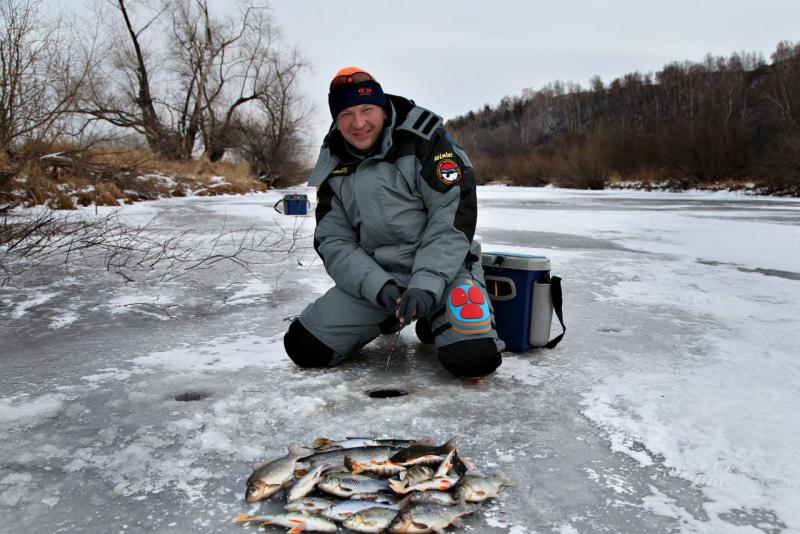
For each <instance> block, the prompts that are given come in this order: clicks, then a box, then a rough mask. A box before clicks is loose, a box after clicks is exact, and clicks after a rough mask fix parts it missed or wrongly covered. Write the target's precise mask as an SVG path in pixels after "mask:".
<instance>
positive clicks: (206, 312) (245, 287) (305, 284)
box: [0, 186, 800, 534]
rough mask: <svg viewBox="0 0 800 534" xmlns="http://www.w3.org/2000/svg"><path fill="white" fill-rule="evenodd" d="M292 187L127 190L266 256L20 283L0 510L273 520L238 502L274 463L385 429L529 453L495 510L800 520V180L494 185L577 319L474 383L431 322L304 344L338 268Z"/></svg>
mask: <svg viewBox="0 0 800 534" xmlns="http://www.w3.org/2000/svg"><path fill="white" fill-rule="evenodd" d="M300 192H306V193H308V194H309V195H310V196H311V197H312V198H313V191H311V190H304V189H301V190H300ZM281 193H282V192H273V193H270V194H263V195H254V196H235V197H230V196H229V197H215V198H198V197H194V198H184V199H170V200H163V201H158V202H151V203H145V204H139V205H136V206H129V207H124V208H121V210H120V211H121V215H122V216H123V217H124V218H125V220H127V221H128V222H129V223H131V224H139V223H143V222H145V221H147V220H151V219H153V217H156V220H157V221H158V224H154V225H152V227H151V230H150V231H152V232H155V233H158V234H160V235H161V236H162V237H169V236H171V235H178V234H180V233H181V232H185V238H186V239H199V240H200V242H201V243H202V242H208V241H209V240H211V239H213V238H214V237H215V236H219V235H220V234H221V233H222V234H224V233H225V232H237V231H240V230H242V229H246V228H249V229H250V230H249V232H248V233H247V235H248V236H251V237H252V236H262V237H263V236H267V237H268V239H267V241H266V244H262V245H263V246H262V247H261V248H262V250H261V251H255V252H251V253H250V255H249V256H248V261H250V262H251V263H250V264H249V269H244V268H242V267H241V266H237V265H236V264H235V263H232V262H230V261H220V262H218V263H214V264H208V263H207V264H205V265H204V267H208V268H204V269H195V270H192V271H190V272H188V273H187V274H186V276H183V277H181V278H178V279H176V280H171V281H170V280H160V279H158V278H155V277H153V276H147V275H145V274H143V275H141V276H138V277H133V278H134V280H132V281H129V282H128V283H123V278H122V277H120V276H119V275H117V274H114V273H111V272H107V271H106V270H105V269H104V268H103V265H102V264H101V263H100V262H96V263H95V264H94V265H93V266H78V265H77V264H70V265H67V266H52V267H45V268H42V269H38V270H34V271H31V272H29V273H28V274H26V275H25V276H23V277H21V278H17V279H15V280H14V281H12V283H11V284H10V285H8V286H6V287H2V288H0V365H2V373H0V436H2V438H1V439H0V516H2V518H3V520H2V522H0V531H2V532H14V533H17V532H33V531H36V532H39V531H47V532H98V533H99V532H188V531H192V532H242V531H248V532H252V531H255V527H241V526H237V525H234V524H232V523H231V519H232V518H233V517H234V516H235V515H237V514H238V513H241V512H254V511H267V510H277V509H278V508H279V499H276V500H274V501H270V502H264V503H261V504H260V505H254V506H250V505H247V504H246V503H245V502H244V499H243V494H244V485H245V480H246V479H247V477H248V476H249V474H250V473H251V471H252V468H251V464H252V463H254V462H257V461H259V460H264V459H269V458H271V457H275V456H279V455H283V454H284V453H285V451H286V445H288V444H290V443H299V444H303V445H310V444H311V442H312V441H313V440H314V438H316V437H318V436H328V437H331V438H337V439H338V438H342V437H344V436H365V435H368V436H392V437H423V436H430V437H431V438H433V439H434V441H436V442H439V443H443V442H444V441H445V440H446V439H447V438H449V437H451V436H458V437H459V451H460V452H461V453H462V454H464V455H465V456H467V457H469V458H471V459H472V460H473V461H475V462H476V463H477V464H479V465H480V466H482V467H486V468H487V470H489V471H491V470H492V469H493V468H496V467H499V468H500V469H502V470H503V471H504V472H505V473H507V474H508V475H509V476H510V477H511V478H512V479H513V480H514V483H515V485H514V486H513V487H509V488H506V489H505V490H504V491H503V492H502V493H501V494H500V496H499V497H498V498H497V499H495V500H493V501H490V502H488V503H485V504H484V505H483V506H482V507H481V509H480V512H479V513H477V514H475V515H473V516H470V517H467V518H464V520H463V522H464V524H465V525H466V529H467V530H470V531H473V532H505V531H508V532H511V533H513V534H523V533H528V532H561V533H565V534H568V533H577V532H587V533H589V532H733V533H738V532H742V533H746V532H800V462H798V461H797V457H796V450H797V449H798V447H800V415H798V411H797V403H798V400H800V370H798V360H797V347H798V346H800V202H798V201H797V200H789V199H770V198H764V197H746V196H741V195H733V194H700V193H696V194H695V193H683V194H671V193H638V192H610V191H604V192H585V191H567V190H558V189H520V188H510V187H501V186H492V187H483V188H479V193H478V199H479V224H478V232H477V237H478V238H479V239H480V240H481V242H482V243H483V247H484V250H485V251H512V252H530V253H535V254H544V255H546V256H548V257H549V258H550V260H551V261H552V264H553V273H554V274H558V275H560V276H562V277H563V279H564V282H563V284H564V292H565V306H564V311H565V316H566V321H567V327H568V332H567V335H566V337H565V339H564V341H563V342H562V343H561V345H559V346H558V347H557V348H556V349H554V350H546V349H542V350H531V351H530V352H527V353H522V354H511V353H506V354H505V357H504V363H503V365H502V367H500V369H498V372H497V373H496V374H495V375H494V376H493V377H491V379H489V380H488V381H486V382H485V383H483V384H481V385H479V386H475V387H468V386H464V385H463V384H462V383H461V382H460V381H458V380H455V379H453V378H451V377H450V376H449V374H448V373H447V372H446V371H444V370H443V369H442V368H441V367H440V366H439V364H438V362H437V361H436V357H435V354H434V352H433V350H432V349H431V348H430V347H429V346H423V345H419V344H418V343H417V342H416V338H415V337H414V334H413V332H411V329H405V330H404V331H403V332H402V334H401V336H400V338H399V342H398V345H397V350H396V351H395V352H394V355H393V356H392V359H391V362H390V363H389V366H388V369H387V368H385V365H386V358H387V355H388V351H389V347H390V346H391V344H392V341H393V338H392V337H390V336H384V337H382V338H379V339H378V340H376V341H375V342H373V343H372V344H370V345H368V346H367V347H366V348H365V349H364V350H363V351H362V354H361V355H359V356H358V357H356V358H354V359H352V360H350V361H348V362H346V364H345V365H343V366H341V367H339V368H336V369H332V370H327V371H300V370H298V369H297V368H295V367H294V366H293V365H292V364H291V362H290V361H288V359H287V358H286V357H285V355H284V352H283V344H282V335H283V332H284V330H285V329H286V327H287V326H288V322H286V321H285V319H286V318H288V317H291V316H293V315H295V314H298V313H299V312H300V311H301V310H302V308H303V307H304V306H305V304H306V303H308V302H309V301H311V300H312V299H313V298H315V297H316V296H318V295H320V294H322V293H323V292H324V291H325V290H326V289H327V288H328V287H330V281H329V279H328V277H327V275H326V274H325V271H324V269H323V268H322V266H321V264H320V262H319V260H318V259H316V255H315V253H314V251H313V248H312V247H311V234H312V232H313V227H314V219H313V216H307V217H291V216H280V215H278V214H276V213H275V211H274V210H273V209H272V205H273V204H274V203H275V201H276V200H278V198H280V194H281ZM236 235H241V234H236ZM555 333H557V329H556V328H555V327H554V329H553V334H555ZM381 387H395V388H402V389H406V390H407V391H408V392H409V394H408V395H406V396H403V397H397V398H392V399H372V398H370V397H369V396H367V395H366V392H367V391H370V390H373V389H375V388H381ZM274 531H275V532H279V531H280V530H279V529H277V528H276V529H274Z"/></svg>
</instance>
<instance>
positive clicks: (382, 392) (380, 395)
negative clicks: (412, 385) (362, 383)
mask: <svg viewBox="0 0 800 534" xmlns="http://www.w3.org/2000/svg"><path fill="white" fill-rule="evenodd" d="M367 395H369V396H370V397H371V398H373V399H391V398H394V397H403V396H405V395H408V391H406V390H404V389H399V388H380V389H371V390H369V391H367Z"/></svg>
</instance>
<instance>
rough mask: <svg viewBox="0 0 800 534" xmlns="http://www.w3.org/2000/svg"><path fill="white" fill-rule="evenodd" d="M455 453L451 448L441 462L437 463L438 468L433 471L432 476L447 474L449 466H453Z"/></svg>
mask: <svg viewBox="0 0 800 534" xmlns="http://www.w3.org/2000/svg"><path fill="white" fill-rule="evenodd" d="M455 453H456V450H455V449H452V450H451V451H450V452H449V453H447V456H445V458H444V460H442V463H441V464H439V468H438V469H437V470H436V473H434V475H433V476H435V477H444V476H447V473H448V471H450V468H451V467H453V456H454V455H455Z"/></svg>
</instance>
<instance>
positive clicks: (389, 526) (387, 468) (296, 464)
mask: <svg viewBox="0 0 800 534" xmlns="http://www.w3.org/2000/svg"><path fill="white" fill-rule="evenodd" d="M288 449H289V453H288V454H287V455H286V456H282V457H280V458H276V459H274V460H272V461H269V462H267V463H264V464H261V465H257V466H255V471H254V472H253V474H252V475H250V478H249V479H248V480H247V488H246V491H245V499H246V500H247V502H249V503H253V502H256V501H260V500H262V499H267V498H269V497H272V496H273V495H275V494H276V493H278V492H279V491H281V490H285V494H286V505H285V506H284V509H285V510H286V512H285V513H279V514H268V515H248V514H240V515H239V516H237V517H236V518H235V519H234V522H235V523H260V524H263V525H277V526H283V527H286V528H289V529H290V530H289V533H290V534H296V533H298V532H335V531H336V530H338V526H337V523H338V524H341V525H342V526H344V527H345V528H348V529H350V530H354V531H356V532H384V531H386V532H392V533H423V532H437V533H441V532H443V531H444V529H445V528H446V527H448V526H450V525H454V526H460V524H459V522H458V520H459V518H461V517H463V516H465V515H468V514H471V513H474V512H475V511H477V508H476V507H475V506H470V505H468V504H467V503H480V502H483V501H485V500H486V499H490V498H492V497H496V496H497V494H498V493H499V492H500V490H501V489H502V488H503V487H504V486H507V485H509V484H510V483H511V481H510V480H509V479H508V477H506V475H505V474H503V472H502V471H500V470H498V471H496V472H495V473H494V474H493V475H491V476H487V475H484V474H483V473H481V472H480V471H479V470H478V469H477V467H476V466H475V465H474V464H473V463H472V462H470V461H469V460H468V459H466V458H464V457H463V456H460V455H459V454H458V451H457V447H456V438H451V439H450V440H449V441H447V442H446V443H445V444H444V445H439V446H437V445H434V444H432V443H431V441H430V440H429V439H423V440H410V439H370V438H345V439H344V440H340V441H333V440H331V439H328V438H318V439H317V440H315V441H314V444H313V447H312V448H310V449H309V448H304V447H301V446H299V445H290V446H289V448H288Z"/></svg>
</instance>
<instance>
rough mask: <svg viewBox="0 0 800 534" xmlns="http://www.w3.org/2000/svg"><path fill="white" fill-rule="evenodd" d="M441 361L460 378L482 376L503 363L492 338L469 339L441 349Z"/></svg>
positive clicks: (439, 354) (439, 353)
mask: <svg viewBox="0 0 800 534" xmlns="http://www.w3.org/2000/svg"><path fill="white" fill-rule="evenodd" d="M438 356H439V361H440V362H441V363H442V365H443V366H444V368H445V369H447V370H448V371H450V372H451V373H453V374H454V375H456V376H457V377H459V378H473V379H474V378H480V377H484V376H486V375H488V374H489V373H491V372H493V371H494V370H495V369H497V368H498V367H500V364H501V363H503V358H502V356H500V353H499V352H497V345H495V342H494V340H493V339H491V338H480V339H468V340H466V341H459V342H458V343H453V344H452V345H446V346H444V347H442V348H440V349H439V352H438Z"/></svg>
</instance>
